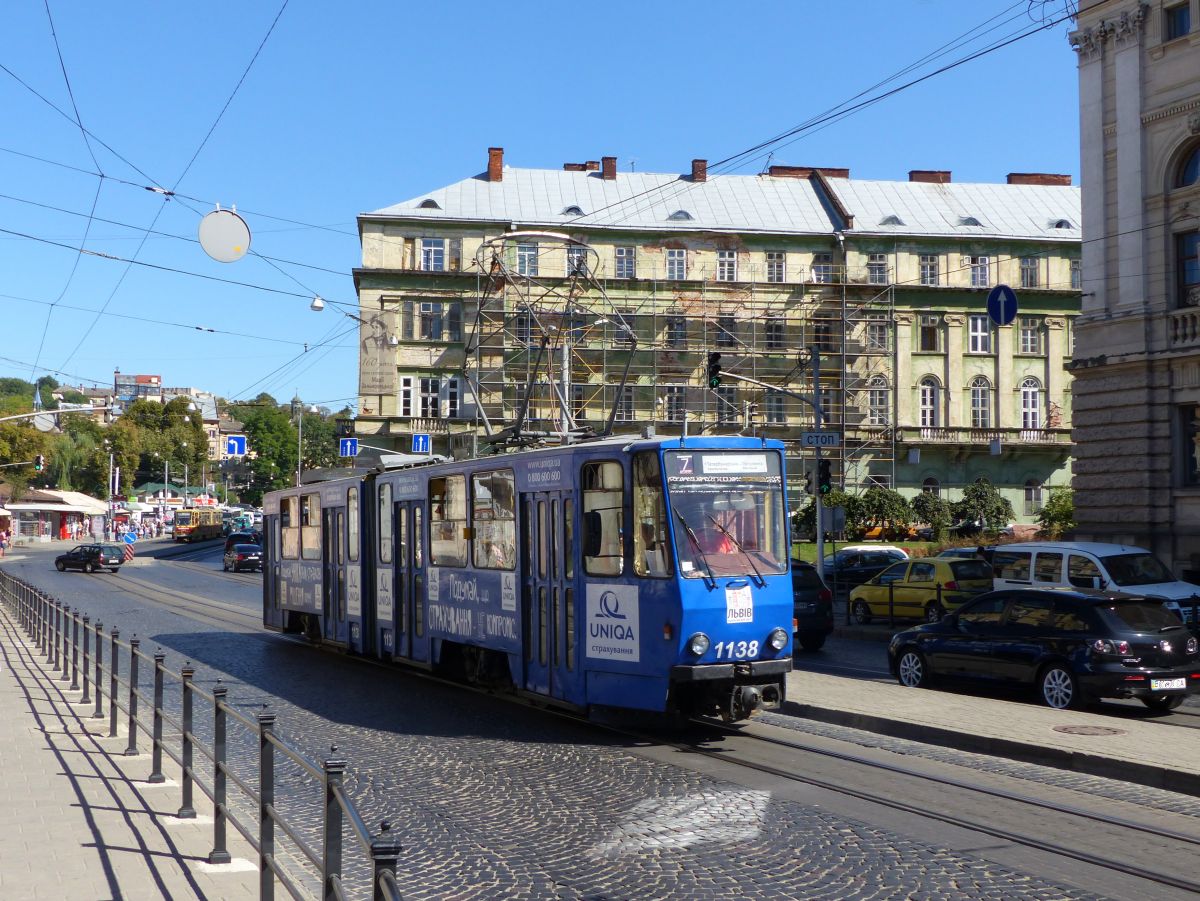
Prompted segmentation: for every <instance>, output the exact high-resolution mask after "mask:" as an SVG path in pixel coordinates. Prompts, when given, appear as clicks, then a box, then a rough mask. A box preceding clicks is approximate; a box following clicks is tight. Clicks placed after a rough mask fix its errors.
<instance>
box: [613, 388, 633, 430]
mask: <svg viewBox="0 0 1200 901" xmlns="http://www.w3.org/2000/svg"><path fill="white" fill-rule="evenodd" d="M617 422H633V385H625V386H624V387H623V388H621V389H620V390H619V391H618V392H617Z"/></svg>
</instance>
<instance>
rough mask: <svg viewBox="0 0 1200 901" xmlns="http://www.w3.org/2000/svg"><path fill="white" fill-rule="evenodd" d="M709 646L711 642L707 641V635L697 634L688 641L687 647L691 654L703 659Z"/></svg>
mask: <svg viewBox="0 0 1200 901" xmlns="http://www.w3.org/2000/svg"><path fill="white" fill-rule="evenodd" d="M710 644H711V642H710V641H709V640H708V636H707V635H705V634H704V633H703V632H697V633H696V634H695V635H693V636H692V637H691V638H689V639H688V643H687V646H688V650H689V651H691V652H692V654H694V655H695V656H697V657H703V656H704V655H705V654H706V653H708V646H709V645H710Z"/></svg>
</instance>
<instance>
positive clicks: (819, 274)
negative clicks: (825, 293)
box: [812, 253, 833, 284]
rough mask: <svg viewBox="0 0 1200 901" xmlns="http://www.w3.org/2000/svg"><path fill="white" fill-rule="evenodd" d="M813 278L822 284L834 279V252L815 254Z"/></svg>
mask: <svg viewBox="0 0 1200 901" xmlns="http://www.w3.org/2000/svg"><path fill="white" fill-rule="evenodd" d="M812 280H813V281H814V282H819V283H821V284H828V283H829V282H832V281H833V254H831V253H815V254H813V266H812Z"/></svg>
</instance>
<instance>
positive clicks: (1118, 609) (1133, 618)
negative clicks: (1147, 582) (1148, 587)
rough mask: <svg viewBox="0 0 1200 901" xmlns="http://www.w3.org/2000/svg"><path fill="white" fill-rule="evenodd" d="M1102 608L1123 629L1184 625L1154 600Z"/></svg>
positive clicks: (1108, 617) (1135, 630)
mask: <svg viewBox="0 0 1200 901" xmlns="http://www.w3.org/2000/svg"><path fill="white" fill-rule="evenodd" d="M1105 562H1107V561H1105ZM1101 609H1102V610H1103V611H1104V616H1105V618H1106V619H1108V620H1109V622H1110V623H1112V624H1113V625H1114V626H1116V627H1118V628H1120V629H1122V630H1130V629H1131V630H1133V631H1134V632H1161V631H1162V630H1164V629H1172V628H1175V627H1177V626H1182V625H1183V622H1182V621H1181V620H1180V619H1179V617H1178V616H1176V615H1175V614H1174V613H1172V612H1171V611H1170V610H1168V609H1167V608H1166V607H1164V606H1163V605H1162V604H1159V603H1156V602H1154V601H1131V602H1129V603H1124V604H1112V605H1109V606H1106V607H1103V608H1101Z"/></svg>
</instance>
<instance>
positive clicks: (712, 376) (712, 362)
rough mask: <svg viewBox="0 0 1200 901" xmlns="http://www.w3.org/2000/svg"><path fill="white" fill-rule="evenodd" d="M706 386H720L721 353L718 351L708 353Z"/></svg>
mask: <svg viewBox="0 0 1200 901" xmlns="http://www.w3.org/2000/svg"><path fill="white" fill-rule="evenodd" d="M708 387H710V388H719V387H721V355H720V354H719V353H710V354H709V355H708Z"/></svg>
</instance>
